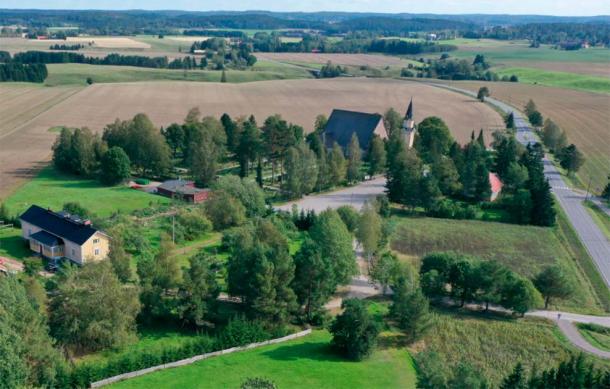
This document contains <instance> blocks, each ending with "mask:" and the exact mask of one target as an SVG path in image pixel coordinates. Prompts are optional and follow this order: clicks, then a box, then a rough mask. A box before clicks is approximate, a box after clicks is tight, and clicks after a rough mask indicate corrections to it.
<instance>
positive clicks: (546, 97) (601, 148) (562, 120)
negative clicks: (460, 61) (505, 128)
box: [452, 82, 610, 193]
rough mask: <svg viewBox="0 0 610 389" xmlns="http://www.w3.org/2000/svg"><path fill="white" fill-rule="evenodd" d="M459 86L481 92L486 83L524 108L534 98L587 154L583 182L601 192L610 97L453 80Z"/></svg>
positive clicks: (608, 163)
mask: <svg viewBox="0 0 610 389" xmlns="http://www.w3.org/2000/svg"><path fill="white" fill-rule="evenodd" d="M452 85H455V86H457V87H461V88H465V89H469V90H472V91H474V92H476V91H478V89H479V87H481V86H483V85H486V86H487V87H488V88H489V90H490V91H491V95H492V97H495V98H497V99H499V100H502V101H504V102H506V103H509V104H511V105H513V106H515V107H517V108H519V109H523V107H524V106H525V104H526V103H527V101H528V100H529V99H533V100H534V102H535V103H536V105H537V106H538V109H539V110H540V112H541V113H542V115H543V116H544V117H545V118H546V117H550V118H551V119H553V121H554V122H555V123H557V124H558V125H559V126H560V127H561V128H562V129H563V130H565V132H566V134H567V135H568V142H570V143H574V144H575V145H576V146H577V147H578V148H579V149H580V150H581V151H582V152H583V153H584V154H585V157H586V159H587V160H586V162H585V164H584V165H583V167H582V168H581V169H580V171H579V172H578V174H577V176H578V177H579V178H580V181H581V182H582V183H584V185H587V184H588V183H589V179H590V180H591V189H592V191H593V192H595V193H601V191H602V189H603V188H604V186H605V185H606V183H607V177H608V174H609V173H610V126H609V125H608V123H610V96H608V95H605V94H600V93H589V92H581V91H574V90H568V89H560V88H551V87H545V86H541V85H525V84H513V83H484V82H453V83H452Z"/></svg>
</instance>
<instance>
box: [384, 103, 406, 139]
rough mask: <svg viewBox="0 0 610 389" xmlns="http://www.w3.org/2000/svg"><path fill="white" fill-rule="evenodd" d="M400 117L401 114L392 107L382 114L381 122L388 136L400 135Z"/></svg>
mask: <svg viewBox="0 0 610 389" xmlns="http://www.w3.org/2000/svg"><path fill="white" fill-rule="evenodd" d="M402 119H403V118H402V116H400V114H399V113H398V112H396V110H395V109H394V108H390V109H388V110H387V111H386V113H385V114H384V115H383V123H384V125H385V128H386V130H387V131H388V136H392V135H400V132H401V130H402Z"/></svg>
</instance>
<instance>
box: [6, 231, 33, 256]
mask: <svg viewBox="0 0 610 389" xmlns="http://www.w3.org/2000/svg"><path fill="white" fill-rule="evenodd" d="M31 255H32V252H31V251H30V250H29V249H28V247H27V246H26V245H25V244H24V241H23V238H22V236H21V230H20V229H17V228H4V229H1V230H0V257H9V258H14V259H23V258H27V257H29V256H31Z"/></svg>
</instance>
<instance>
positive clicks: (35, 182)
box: [5, 166, 170, 217]
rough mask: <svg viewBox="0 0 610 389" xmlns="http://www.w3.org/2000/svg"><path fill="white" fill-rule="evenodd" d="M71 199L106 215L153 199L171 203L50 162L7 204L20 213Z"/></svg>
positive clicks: (59, 203) (156, 201) (90, 209)
mask: <svg viewBox="0 0 610 389" xmlns="http://www.w3.org/2000/svg"><path fill="white" fill-rule="evenodd" d="M69 201H76V202H79V203H80V204H81V205H82V206H84V207H85V208H86V209H88V210H89V211H90V212H93V213H94V214H96V215H97V216H100V217H105V216H109V215H111V214H112V213H114V212H131V211H134V210H136V209H141V208H145V207H147V206H149V205H150V204H151V203H168V202H169V201H170V200H169V199H166V198H165V197H161V196H156V195H152V194H148V193H145V192H141V191H138V190H134V189H131V188H129V187H127V186H124V185H120V186H113V187H107V186H102V185H101V184H100V183H99V182H97V181H95V180H91V179H83V178H80V177H75V176H71V175H68V174H64V173H60V172H58V171H57V170H55V169H54V168H53V167H52V166H49V167H46V168H44V169H43V170H42V171H41V172H40V173H39V174H38V176H36V177H35V178H34V179H32V180H31V181H29V182H27V183H26V184H25V185H23V186H22V187H20V188H19V189H17V191H16V192H15V193H13V194H12V195H11V196H10V197H8V198H7V199H6V200H5V204H6V206H7V207H8V209H9V212H10V213H11V214H14V215H16V214H19V213H21V212H23V211H25V210H26V209H27V208H28V207H29V206H30V205H32V204H36V205H39V206H41V207H50V208H52V209H60V208H61V206H62V205H63V204H65V203H67V202H69Z"/></svg>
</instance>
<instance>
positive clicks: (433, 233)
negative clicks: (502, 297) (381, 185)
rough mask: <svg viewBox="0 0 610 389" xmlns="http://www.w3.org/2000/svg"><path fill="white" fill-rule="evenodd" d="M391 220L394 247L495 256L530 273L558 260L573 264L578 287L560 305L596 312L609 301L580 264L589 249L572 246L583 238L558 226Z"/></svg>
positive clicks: (407, 252) (407, 251)
mask: <svg viewBox="0 0 610 389" xmlns="http://www.w3.org/2000/svg"><path fill="white" fill-rule="evenodd" d="M391 223H392V224H393V233H392V236H391V238H390V247H391V248H392V250H394V251H396V252H398V253H400V254H402V255H404V256H407V257H409V258H412V259H415V260H416V261H417V259H418V258H420V257H422V256H425V255H426V254H428V253H432V252H438V251H457V252H462V253H465V254H470V255H475V256H478V257H481V258H483V259H487V260H497V261H498V262H500V263H503V264H505V265H506V266H508V267H509V268H511V269H512V270H514V271H516V272H518V273H519V274H522V275H524V276H526V277H529V278H532V277H534V276H535V275H536V274H537V273H538V272H540V271H541V270H543V269H544V268H545V267H547V266H549V265H552V264H554V263H559V264H561V265H563V266H564V267H565V268H566V269H568V270H569V272H570V274H572V278H573V282H575V284H576V285H577V287H576V288H575V289H576V291H575V293H574V295H573V296H572V297H571V298H570V299H569V300H566V301H561V302H558V307H560V308H565V309H569V310H573V311H579V312H586V313H594V314H595V313H597V314H599V313H602V312H603V310H604V308H603V307H605V305H604V304H603V302H601V301H600V297H599V294H600V293H604V290H603V289H602V290H601V292H599V291H598V290H599V289H597V288H596V287H595V286H594V285H595V284H594V283H593V282H592V281H590V278H589V272H587V271H585V270H583V269H582V265H581V264H582V263H583V262H584V263H590V262H591V260H590V258H588V255H587V254H586V251H585V252H584V254H583V253H582V252H576V250H578V249H580V248H581V247H582V246H576V248H573V247H572V246H573V245H577V244H580V242H579V241H578V239H577V238H576V241H573V240H568V239H567V238H565V237H564V235H563V232H562V231H561V230H559V227H557V228H542V227H535V226H521V225H514V224H505V223H495V222H489V221H476V220H447V219H435V218H427V217H409V218H404V217H394V218H393V219H392V221H391ZM568 232H569V231H568ZM572 232H573V231H572ZM582 250H584V248H582ZM583 255H584V256H583ZM579 256H580V257H579ZM575 258H578V260H577V261H575V260H574V259H575ZM591 266H593V265H592V264H591ZM600 287H601V286H600ZM605 290H606V293H607V289H605Z"/></svg>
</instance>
